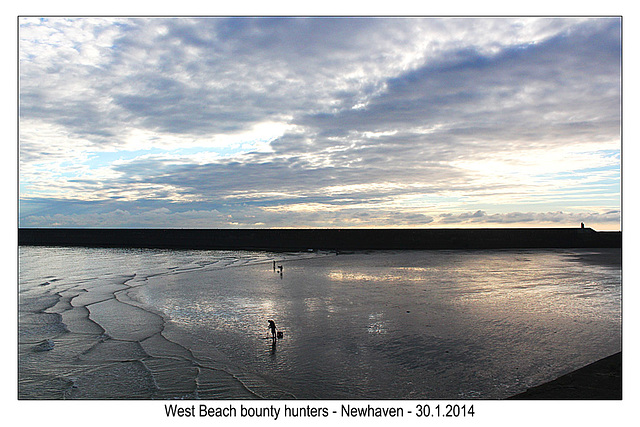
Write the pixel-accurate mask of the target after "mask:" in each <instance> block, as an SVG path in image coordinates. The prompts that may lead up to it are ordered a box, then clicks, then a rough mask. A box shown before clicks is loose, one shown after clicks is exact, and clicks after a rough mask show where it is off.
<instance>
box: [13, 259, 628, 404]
mask: <svg viewBox="0 0 640 427" xmlns="http://www.w3.org/2000/svg"><path fill="white" fill-rule="evenodd" d="M274 261H275V262H276V264H277V266H280V265H281V266H282V271H280V269H274ZM19 285H20V286H19V375H18V382H19V383H18V394H19V397H20V398H21V399H63V398H65V399H66V398H70V399H255V398H263V399H504V398H508V397H510V396H514V395H517V394H519V393H522V392H524V391H526V390H527V389H530V388H532V387H535V386H538V385H540V384H542V383H545V382H548V381H551V380H553V379H555V378H557V377H559V376H561V375H564V374H567V373H568V372H571V371H573V370H575V369H578V368H581V367H583V366H585V365H587V364H589V363H592V362H594V361H596V360H599V359H602V358H604V357H607V356H609V355H611V354H614V353H617V352H619V351H620V350H621V314H620V310H621V301H620V299H621V278H620V250H619V249H589V250H580V249H528V250H475V251H474V250H416V251H400V250H395V251H354V252H350V253H336V252H331V251H326V252H322V251H316V252H266V251H216V250H211V251H198V250H184V251H175V250H161V249H117V248H72V247H71V248H59V247H21V248H20V284H19ZM268 320H274V321H275V323H276V325H277V327H278V330H279V331H281V332H282V333H283V337H282V338H281V339H276V340H272V339H271V338H270V333H269V330H268V328H267V326H268V324H267V321H268Z"/></svg>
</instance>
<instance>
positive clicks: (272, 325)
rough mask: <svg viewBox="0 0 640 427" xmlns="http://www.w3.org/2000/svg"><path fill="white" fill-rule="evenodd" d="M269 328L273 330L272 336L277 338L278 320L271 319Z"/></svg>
mask: <svg viewBox="0 0 640 427" xmlns="http://www.w3.org/2000/svg"><path fill="white" fill-rule="evenodd" d="M269 330H271V338H273V339H274V340H275V339H276V322H274V321H273V320H269Z"/></svg>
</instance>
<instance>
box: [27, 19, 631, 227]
mask: <svg viewBox="0 0 640 427" xmlns="http://www.w3.org/2000/svg"><path fill="white" fill-rule="evenodd" d="M619 25H620V22H619V21H618V20H616V19H583V18H580V19H553V18H540V19H533V18H518V19H505V18H496V19H487V18H478V19H465V18H463V19H431V18H427V19H417V18H408V19H399V18H393V19H375V18H374V19H370V18H367V19H345V18H338V19H326V18H320V19H276V18H268V19H244V18H240V19H218V18H203V19H186V18H180V19H165V18H153V19H139V18H136V19H110V18H96V19H85V18H79V19H62V18H51V19H49V20H45V21H41V20H39V19H35V18H28V19H23V20H21V28H20V180H21V184H22V185H21V199H22V204H21V206H22V207H21V209H24V213H23V212H22V211H21V224H23V223H24V224H29V223H38V224H43V223H46V221H52V224H53V223H56V224H58V223H63V222H65V221H66V222H68V223H74V224H78V225H81V223H82V221H83V220H85V221H87V224H89V223H100V224H112V223H116V222H118V221H124V220H125V219H126V220H127V221H131V224H147V225H151V224H153V221H157V224H167V223H168V222H167V221H168V218H169V217H171V218H172V221H174V223H179V222H175V221H185V223H186V222H189V221H192V222H194V223H195V222H198V221H199V220H197V219H195V217H197V216H198V215H201V216H202V217H203V218H208V220H212V219H211V216H210V215H209V214H207V213H206V212H212V211H214V210H217V209H218V208H220V206H221V204H224V203H231V204H232V205H233V206H232V207H229V208H228V209H230V210H232V211H233V213H234V215H236V217H237V218H234V220H233V222H232V223H233V224H244V222H243V221H244V220H245V219H247V218H255V220H254V219H247V221H248V222H247V224H250V223H254V224H266V225H267V226H284V225H283V224H282V223H283V222H284V221H283V220H282V219H281V218H282V217H281V215H284V213H285V212H287V213H289V214H291V215H293V216H292V217H290V224H297V225H300V226H305V225H313V224H330V225H331V224H342V225H345V226H346V225H356V226H361V225H362V226H364V225H367V224H368V225H370V226H374V225H385V226H390V225H393V224H394V221H396V224H414V223H415V224H430V225H434V224H438V221H439V220H438V218H440V217H439V216H438V215H440V214H442V213H443V212H445V213H450V214H451V215H453V216H451V217H448V218H457V217H456V216H455V215H459V214H461V213H462V212H466V211H467V210H469V209H474V208H475V207H478V209H486V206H489V205H493V206H494V207H495V208H494V209H492V210H491V211H492V212H495V213H496V214H499V213H500V212H503V213H504V212H507V211H508V212H529V209H530V208H531V206H532V205H536V209H538V210H540V211H548V212H555V211H556V210H557V207H558V203H559V200H561V199H564V200H567V201H571V203H573V204H572V205H571V206H570V207H566V208H563V211H571V212H572V213H573V211H575V210H577V209H578V207H579V206H582V207H591V208H592V209H593V211H592V213H594V214H596V213H598V212H599V211H598V209H604V208H607V209H611V210H616V209H619V207H620V203H619V191H616V190H615V189H613V187H615V183H616V182H618V183H619V180H620V172H619V161H620V160H619V151H620V140H619V138H620V96H621V94H620V26H619ZM45 199H47V200H49V202H48V205H49V206H50V209H51V210H52V211H51V212H53V213H51V212H50V213H48V214H47V215H40V216H39V217H38V219H37V220H36V219H35V218H36V216H33V215H32V212H31V210H30V209H29V206H30V204H31V203H34V204H36V201H37V205H38V206H41V205H42V204H44V205H47V202H46V201H45ZM65 200H66V201H67V202H68V203H70V204H72V203H74V202H76V203H82V202H88V201H92V202H100V203H101V205H100V206H101V207H95V209H96V211H92V212H91V213H90V215H93V216H83V215H79V214H78V215H76V216H73V215H72V214H70V213H69V212H68V211H66V209H67V208H66V207H65V206H66V205H65V203H62V202H60V201H65ZM114 200H115V201H118V203H124V201H127V202H128V203H129V205H128V206H125V205H121V206H120V205H119V209H120V211H122V212H128V213H129V214H128V215H122V214H121V213H119V214H118V215H119V216H118V215H116V214H113V212H116V210H115V209H112V204H111V203H112V201H114ZM150 200H155V201H157V202H159V203H164V204H165V205H164V206H161V208H167V209H173V208H172V206H175V205H176V204H178V205H180V206H182V208H181V209H182V210H181V211H180V212H183V211H185V212H186V211H187V210H188V211H193V212H198V213H199V214H194V215H195V216H194V217H189V216H184V215H183V216H180V215H178V212H177V211H175V210H171V212H172V213H171V214H169V213H167V212H164V213H162V212H159V211H158V212H156V214H153V215H152V214H150V212H151V211H147V210H144V209H143V212H147V213H146V214H145V215H146V216H140V215H142V214H141V213H136V214H131V213H132V212H139V211H138V210H137V208H138V207H140V206H143V205H144V206H147V203H148V202H149V201H150ZM189 203H191V204H192V205H193V206H196V205H197V206H198V208H197V209H195V208H194V209H187V208H186V207H185V206H186V205H183V204H189ZM207 204H208V205H207ZM545 204H546V206H547V207H546V208H544V206H543V205H545ZM516 205H517V206H516ZM92 206H97V205H92ZM541 206H542V207H541ZM92 209H93V208H92ZM367 209H369V210H370V211H372V212H367ZM56 210H57V211H56ZM243 212H244V213H246V214H247V215H248V216H247V217H246V218H244V217H243ZM393 212H395V213H397V215H393V214H392V213H393ZM249 213H251V215H250V216H249ZM331 213H333V215H334V216H333V218H331V216H330V214H331ZM367 214H368V215H367ZM28 215H31V216H28ZM55 215H61V217H55ZM87 215H89V214H87ZM101 215H102V216H101ZM171 215H174V216H171ZM208 215H209V216H208ZM505 215H506V214H505ZM27 217H28V218H30V219H27ZM54 217H55V218H54ZM525 217H526V216H525ZM525 217H522V218H525ZM565 217H566V215H565ZM216 218H217V217H216ZM220 218H225V217H224V216H222V217H220ZM220 218H217V219H216V221H222V222H220V224H223V225H226V226H229V224H231V223H229V222H225V221H226V220H224V219H220ZM443 218H444V217H443ZM493 218H495V221H494V223H499V221H498V218H499V217H493ZM526 218H529V217H526ZM532 218H534V219H535V220H536V221H547V219H548V217H541V216H537V217H536V216H533V217H532ZM566 218H567V221H569V220H573V219H574V218H571V217H566ZM414 220H415V221H414ZM251 221H254V222H251ZM291 221H293V222H291ZM412 221H413V222H412ZM447 221H453V219H449V220H447ZM447 221H444V220H443V221H441V223H442V224H446V223H447ZM523 221H525V222H527V223H528V222H529V220H526V219H523ZM205 222H206V221H205ZM552 222H553V221H552ZM198 223H199V222H198ZM122 225H126V224H125V223H122ZM105 226H106V225H105Z"/></svg>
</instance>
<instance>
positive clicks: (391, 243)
mask: <svg viewBox="0 0 640 427" xmlns="http://www.w3.org/2000/svg"><path fill="white" fill-rule="evenodd" d="M18 244H19V245H32V246H33V245H38V246H89V247H128V248H169V249H248V250H273V251H299V250H308V249H320V250H362V249H509V248H621V247H622V232H619V231H616V232H604V231H595V230H593V229H591V228H482V229H149V228H147V229H121V228H119V229H114V228H103V229H98V228H20V229H19V230H18Z"/></svg>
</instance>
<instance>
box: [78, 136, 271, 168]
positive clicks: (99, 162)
mask: <svg viewBox="0 0 640 427" xmlns="http://www.w3.org/2000/svg"><path fill="white" fill-rule="evenodd" d="M268 141H269V140H265V141H251V142H248V143H244V144H234V145H232V146H223V147H187V148H172V149H161V148H150V149H145V150H121V151H97V152H93V153H91V155H90V156H89V159H88V160H87V161H86V162H85V164H86V165H87V166H89V167H90V168H92V169H96V168H100V167H109V166H111V165H112V164H113V163H114V162H117V161H130V160H135V159H136V158H139V157H142V156H154V155H163V154H165V155H168V156H185V157H192V156H195V155H198V154H210V153H214V154H217V155H218V156H219V157H221V158H225V157H233V156H235V155H238V154H243V153H248V152H251V151H253V148H254V144H255V143H257V142H268Z"/></svg>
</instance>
